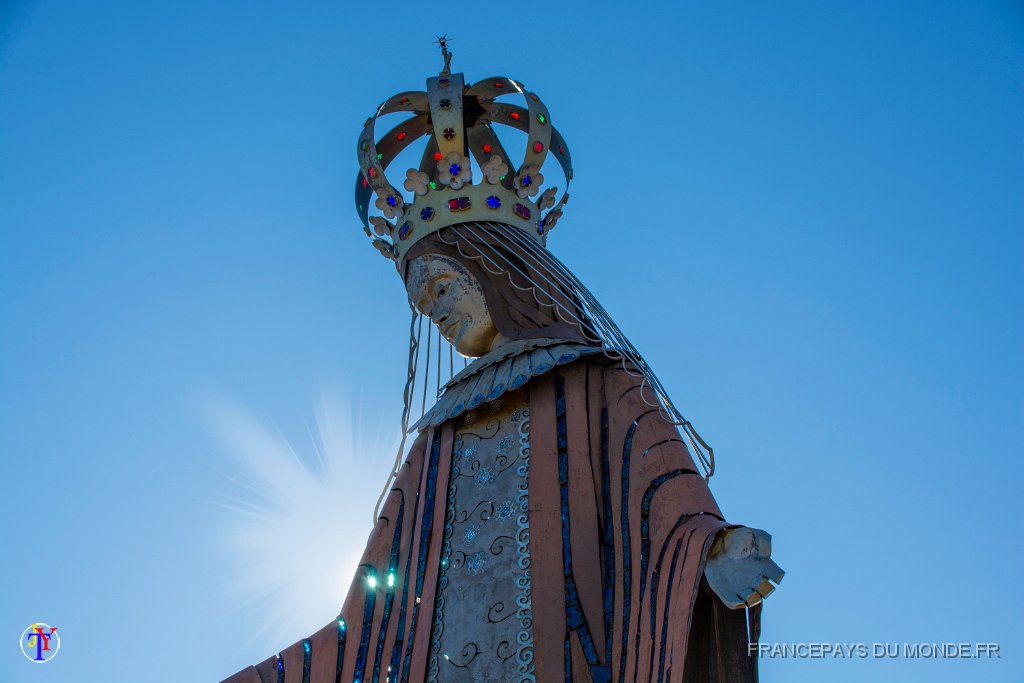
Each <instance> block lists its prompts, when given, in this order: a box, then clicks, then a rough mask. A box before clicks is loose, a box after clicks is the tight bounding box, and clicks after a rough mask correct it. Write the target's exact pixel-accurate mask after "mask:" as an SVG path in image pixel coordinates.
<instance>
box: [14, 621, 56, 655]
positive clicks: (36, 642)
mask: <svg viewBox="0 0 1024 683" xmlns="http://www.w3.org/2000/svg"><path fill="white" fill-rule="evenodd" d="M58 650H60V636H59V635H57V627H56V626H50V625H49V624H43V623H38V624H32V625H31V626H29V627H28V628H27V629H25V632H24V633H22V634H21V651H22V653H23V654H24V655H25V656H26V657H28V658H29V659H30V660H32V661H33V662H35V663H37V664H42V663H44V662H48V661H50V660H51V659H53V658H54V657H55V656H56V655H57V651H58Z"/></svg>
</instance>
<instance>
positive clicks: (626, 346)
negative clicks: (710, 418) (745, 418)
mask: <svg viewBox="0 0 1024 683" xmlns="http://www.w3.org/2000/svg"><path fill="white" fill-rule="evenodd" d="M449 230H450V231H451V234H452V235H453V236H455V237H456V238H459V237H462V238H463V239H456V240H446V239H445V238H444V237H441V240H442V241H443V242H445V243H446V244H449V245H451V246H454V247H456V248H457V249H458V251H459V253H460V254H461V255H462V256H464V257H465V258H471V259H475V260H477V261H478V262H479V263H480V264H481V265H482V266H483V267H484V268H485V269H486V270H487V271H488V272H490V273H492V274H496V275H497V274H502V273H510V271H514V272H516V273H517V274H518V275H520V276H521V277H523V278H524V279H525V280H526V281H527V282H529V283H530V286H531V288H532V289H533V297H534V300H535V301H536V302H537V303H538V305H540V306H544V307H547V308H552V309H553V311H554V313H555V315H556V316H558V317H559V318H560V319H562V320H563V321H565V322H570V323H575V324H576V325H577V326H578V327H579V328H580V329H581V330H582V332H583V334H584V335H585V336H586V337H587V340H588V341H589V342H591V343H594V344H595V345H598V346H600V347H601V349H602V352H603V353H604V354H605V355H606V356H607V357H609V358H613V359H621V362H622V367H623V369H624V370H625V371H626V372H627V373H629V374H631V375H633V376H635V377H643V381H642V383H641V387H642V389H641V396H642V397H643V400H644V401H645V402H646V403H647V404H648V405H650V406H651V407H655V408H658V409H660V410H661V411H663V413H664V414H665V416H666V417H667V418H668V419H669V420H670V421H671V422H672V423H673V424H675V425H676V426H678V427H680V428H681V429H682V430H683V433H684V434H685V435H686V439H687V441H688V442H689V443H690V446H691V447H692V448H693V450H694V452H695V453H696V456H697V458H698V460H699V461H700V463H701V466H702V468H703V469H704V475H705V478H706V479H710V478H711V476H713V475H714V472H715V455H714V450H713V449H712V448H711V447H710V446H709V445H708V444H707V442H705V441H704V439H703V438H701V436H700V434H698V433H697V430H696V429H694V427H693V424H692V423H691V422H690V421H689V420H688V419H686V417H685V416H684V415H683V414H682V412H680V410H679V409H678V408H677V407H676V406H675V404H674V403H673V402H672V399H671V398H670V397H669V395H668V392H667V391H666V390H665V387H664V385H662V383H661V380H659V379H658V376H657V375H656V374H655V373H654V370H653V369H651V367H650V365H648V363H647V361H646V360H644V358H643V356H642V355H640V352H639V351H637V350H636V347H634V346H633V344H632V343H631V342H630V341H629V339H627V338H626V336H625V335H624V334H623V333H622V331H621V330H620V329H619V326H618V325H617V324H616V323H615V321H614V320H613V319H612V317H611V315H610V314H609V313H608V311H607V310H605V308H604V307H603V306H602V305H601V303H600V302H599V301H598V300H597V298H596V297H595V296H594V295H593V294H592V293H591V292H590V290H589V289H587V287H586V286H585V285H584V284H583V283H582V282H581V281H580V280H579V278H577V277H576V275H575V274H573V272H572V271H571V270H569V268H568V267H566V265H565V264H564V263H562V262H561V261H560V260H559V259H558V258H557V257H555V256H554V254H552V253H551V252H550V251H548V250H547V249H545V248H544V247H542V246H540V245H539V244H537V243H536V242H534V241H533V240H531V239H529V238H528V237H526V236H525V235H523V234H522V231H520V230H518V229H516V228H514V227H511V226H508V225H504V224H501V223H482V222H478V223H460V224H457V225H453V226H450V227H449ZM483 232H489V233H491V234H493V235H496V236H498V237H499V238H500V239H501V240H502V241H504V242H506V243H508V244H510V245H512V246H513V247H514V250H515V252H516V253H517V254H518V255H519V256H520V258H522V259H523V265H524V266H526V272H523V269H522V268H521V267H520V266H519V265H518V264H516V263H514V262H511V261H509V260H508V258H507V257H505V256H504V255H503V254H501V253H500V252H498V251H497V250H495V249H493V248H490V242H489V241H488V240H486V239H482V233H483ZM467 237H471V238H474V239H472V240H471V239H465V238H467ZM463 244H465V245H467V246H468V248H469V249H470V251H471V253H466V250H465V249H464V248H463ZM533 272H536V273H537V274H538V276H539V277H540V278H542V279H543V283H540V282H537V280H536V279H535V278H534V277H533V275H532V274H531V273H533ZM545 273H550V274H551V278H553V279H551V278H549V277H548V276H547V275H545ZM511 284H512V286H513V287H516V285H515V283H511ZM548 287H551V288H553V289H554V290H555V291H561V292H563V293H565V294H567V295H569V296H570V297H571V299H572V305H566V303H563V302H561V301H559V300H558V299H557V298H555V297H554V296H552V295H550V294H548V293H547V292H548V289H547V288H548ZM519 289H522V288H521V287H520V288H519ZM643 388H649V389H650V390H651V393H653V396H648V395H647V394H646V392H643Z"/></svg>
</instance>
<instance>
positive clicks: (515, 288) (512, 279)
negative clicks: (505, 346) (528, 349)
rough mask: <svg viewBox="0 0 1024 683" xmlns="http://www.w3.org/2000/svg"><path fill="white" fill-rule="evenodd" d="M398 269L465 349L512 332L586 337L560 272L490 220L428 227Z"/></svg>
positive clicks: (424, 309)
mask: <svg viewBox="0 0 1024 683" xmlns="http://www.w3.org/2000/svg"><path fill="white" fill-rule="evenodd" d="M402 271H403V274H404V277H405V287H406V291H407V292H408V294H409V301H410V302H411V303H412V304H413V305H414V306H415V307H416V308H417V310H419V312H420V313H421V314H423V315H425V316H427V317H428V318H430V320H431V321H432V322H433V323H434V324H435V325H437V328H438V330H439V331H440V333H441V336H443V337H444V338H445V339H447V340H448V341H449V342H450V343H451V344H452V346H454V347H455V349H456V350H457V351H458V352H459V353H461V354H462V355H463V356H470V357H474V356H476V357H478V356H482V355H484V354H485V353H487V352H488V351H490V350H491V349H492V348H496V347H497V346H499V345H500V344H501V343H503V342H506V341H509V340H516V339H533V338H541V337H549V338H558V339H569V340H573V341H584V339H585V335H584V334H583V332H582V331H581V329H580V326H579V320H578V319H577V317H578V316H579V311H578V309H577V306H576V302H575V301H574V298H573V295H572V294H570V293H568V292H567V291H566V290H565V289H564V288H563V287H562V286H560V285H559V284H558V275H557V274H556V273H555V272H553V271H552V270H551V267H550V266H549V265H545V264H543V263H540V262H539V261H538V260H537V259H536V258H535V257H532V256H531V254H530V253H528V252H526V251H525V250H524V249H523V248H522V247H521V246H519V245H516V244H514V243H511V242H510V241H509V240H508V239H507V238H506V237H503V236H502V235H501V234H500V233H498V232H496V231H495V230H494V229H493V228H490V227H488V226H485V225H481V224H467V225H463V226H453V227H452V228H446V229H443V230H441V231H439V232H437V233H435V234H433V235H430V236H429V237H427V238H425V239H424V240H422V241H421V242H419V243H417V244H416V245H415V246H414V247H413V248H412V250H410V252H409V254H408V257H407V258H406V259H405V261H404V263H403V267H402Z"/></svg>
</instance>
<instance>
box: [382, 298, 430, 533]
mask: <svg viewBox="0 0 1024 683" xmlns="http://www.w3.org/2000/svg"><path fill="white" fill-rule="evenodd" d="M409 308H410V309H411V310H412V320H410V321H409V362H408V366H407V370H406V375H405V391H403V392H402V397H403V403H404V405H403V406H402V437H401V442H400V443H399V444H398V453H396V454H395V462H394V464H393V465H392V466H391V472H389V473H388V478H387V480H386V481H385V482H384V488H383V489H382V490H381V492H380V495H379V496H378V497H377V503H376V504H375V505H374V506H373V523H374V524H376V523H377V518H378V517H379V516H380V506H381V503H382V502H383V501H384V496H386V495H387V494H388V490H389V489H390V488H391V482H392V481H394V479H395V477H397V476H398V470H399V468H400V467H401V466H402V456H403V455H404V454H405V438H406V435H407V434H408V432H409V407H410V405H411V404H412V397H413V392H414V391H415V390H416V364H417V362H418V361H419V356H420V332H422V331H423V317H422V316H421V315H420V314H419V311H417V310H416V307H415V306H413V305H412V303H411V302H410V304H409ZM417 323H419V325H418V327H417Z"/></svg>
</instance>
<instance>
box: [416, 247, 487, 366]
mask: <svg viewBox="0 0 1024 683" xmlns="http://www.w3.org/2000/svg"><path fill="white" fill-rule="evenodd" d="M405 288H406V291H408V293H409V301H411V302H412V303H413V305H414V306H416V308H417V310H419V312H420V313H422V314H423V315H425V316H427V317H428V318H430V321H431V322H433V323H434V324H435V325H437V329H438V330H439V331H440V332H441V336H442V337H444V338H445V339H447V340H448V342H449V343H450V344H451V345H452V346H454V347H455V350H456V351H458V352H459V353H461V354H462V355H463V356H482V355H484V354H485V353H487V352H488V351H489V350H490V349H491V346H492V345H493V344H494V342H495V339H496V338H497V337H498V335H499V333H498V328H497V327H495V326H494V320H493V319H492V318H491V313H490V310H489V308H488V306H487V297H486V296H484V288H483V285H481V283H480V281H479V280H478V279H477V278H476V277H475V276H474V275H473V274H472V273H470V272H469V270H468V269H467V268H466V267H465V266H464V265H462V264H461V263H460V262H459V261H457V260H456V259H454V258H451V257H450V256H443V255H441V254H436V253H433V254H432V253H427V254H422V255H420V256H417V257H416V258H414V259H412V260H410V261H409V265H408V269H407V274H406V278H405Z"/></svg>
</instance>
